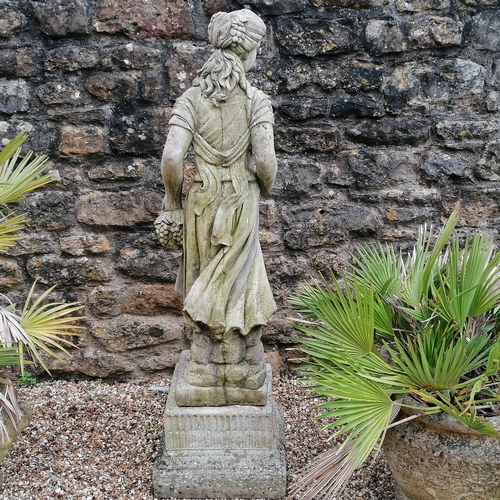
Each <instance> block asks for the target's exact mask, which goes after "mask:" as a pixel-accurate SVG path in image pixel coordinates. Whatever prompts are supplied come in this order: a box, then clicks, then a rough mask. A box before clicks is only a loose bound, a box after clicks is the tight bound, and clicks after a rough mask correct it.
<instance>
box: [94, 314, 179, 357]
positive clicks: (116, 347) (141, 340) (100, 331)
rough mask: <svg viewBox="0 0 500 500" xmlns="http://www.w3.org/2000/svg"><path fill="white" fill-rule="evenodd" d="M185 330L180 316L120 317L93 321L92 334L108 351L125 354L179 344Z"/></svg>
mask: <svg viewBox="0 0 500 500" xmlns="http://www.w3.org/2000/svg"><path fill="white" fill-rule="evenodd" d="M183 328H184V323H183V320H182V318H181V317H180V316H172V315H163V316H155V317H153V318H151V317H147V316H132V315H122V316H120V318H113V319H109V320H101V321H92V322H91V325H90V333H91V334H92V336H93V337H94V338H95V339H97V340H98V342H99V343H100V344H102V345H103V346H104V348H105V349H106V350H107V351H108V352H125V351H129V350H132V349H139V348H141V347H147V346H151V345H158V344H164V343H167V342H174V343H175V342H177V341H178V339H180V338H182V334H183ZM176 347H179V346H178V345H176Z"/></svg>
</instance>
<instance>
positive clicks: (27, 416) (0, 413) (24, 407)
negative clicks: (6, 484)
mask: <svg viewBox="0 0 500 500" xmlns="http://www.w3.org/2000/svg"><path fill="white" fill-rule="evenodd" d="M19 407H20V408H21V412H22V414H23V416H22V418H21V421H20V422H19V423H18V424H17V427H14V426H13V425H12V422H11V420H10V419H9V418H8V417H7V415H6V414H5V411H4V410H3V409H2V410H0V418H2V419H3V421H4V424H5V427H6V429H7V434H8V438H7V439H6V440H5V442H3V443H0V464H1V463H2V461H3V459H4V458H5V456H6V455H7V453H9V450H10V447H11V446H12V443H13V442H14V439H16V437H17V435H18V434H20V433H21V432H22V431H23V430H24V429H26V427H28V425H29V424H30V422H31V419H32V418H33V411H32V409H31V406H30V405H29V404H28V403H25V402H24V401H21V402H20V403H19ZM0 488H3V477H2V471H1V470H0Z"/></svg>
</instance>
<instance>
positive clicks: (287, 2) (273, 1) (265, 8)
mask: <svg viewBox="0 0 500 500" xmlns="http://www.w3.org/2000/svg"><path fill="white" fill-rule="evenodd" d="M306 1H307V0H238V2H239V3H240V4H241V5H251V6H253V7H255V9H257V12H259V14H260V13H262V14H271V15H273V16H282V15H284V14H290V13H291V12H301V11H302V10H304V6H305V3H306Z"/></svg>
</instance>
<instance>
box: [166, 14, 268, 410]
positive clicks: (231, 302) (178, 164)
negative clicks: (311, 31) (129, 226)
mask: <svg viewBox="0 0 500 500" xmlns="http://www.w3.org/2000/svg"><path fill="white" fill-rule="evenodd" d="M208 31H209V40H210V43H211V44H212V45H213V47H214V51H213V53H212V55H211V56H210V58H209V59H208V61H207V62H206V63H205V65H204V66H203V67H202V69H201V70H200V71H199V72H198V76H197V78H196V80H195V81H194V83H193V86H192V87H191V88H190V89H188V90H187V91H186V92H184V94H183V95H182V96H181V97H180V98H179V99H178V100H177V102H176V105H175V107H174V108H173V111H172V117H171V119H170V130H169V133H168V137H167V141H166V144H165V149H164V152H163V157H162V163H161V169H162V176H163V180H164V184H165V191H166V194H165V199H164V202H163V207H162V214H160V217H159V220H160V219H161V220H164V221H166V222H165V226H164V227H165V228H167V229H168V228H169V227H170V228H175V227H178V226H180V225H181V223H182V221H183V224H184V227H183V249H184V253H183V262H182V265H181V268H180V270H179V274H178V279H177V284H176V287H177V290H178V291H179V292H180V293H182V295H183V297H184V310H183V312H184V317H185V319H186V321H187V322H188V324H189V325H191V326H192V327H193V340H192V344H191V351H190V358H189V362H188V364H187V367H186V369H185V371H184V373H183V383H184V386H183V387H184V389H182V388H181V387H179V386H178V389H177V402H178V404H179V405H180V406H204V405H225V404H254V405H255V404H256V405H260V404H265V397H266V390H265V388H264V385H265V379H266V369H265V361H264V351H263V347H262V343H261V340H260V337H261V330H262V326H263V325H265V324H266V323H267V321H268V320H269V318H270V317H271V315H272V313H273V312H274V311H275V310H276V305H275V303H274V299H273V295H272V293H271V289H270V286H269V282H268V280H267V276H266V272H265V268H264V261H263V257H262V251H261V248H260V243H259V236H258V224H259V195H260V193H268V192H269V191H270V190H271V188H272V186H273V183H274V179H275V176H276V157H275V153H274V140H273V112H272V108H271V103H270V100H269V98H268V97H267V96H266V95H265V94H264V93H263V92H261V91H259V90H257V89H256V88H254V87H252V86H251V85H250V83H249V82H248V81H247V79H246V76H245V73H246V72H247V71H248V70H249V69H250V68H251V67H252V66H253V64H254V62H255V58H256V55H257V50H258V48H259V45H260V42H261V40H262V39H263V37H264V35H265V32H266V27H265V24H264V23H263V21H262V20H261V19H260V18H259V17H258V16H257V15H256V14H254V13H253V12H251V11H250V10H246V9H243V10H239V11H236V12H231V13H218V14H215V15H214V16H213V17H212V19H211V21H210V25H209V27H208ZM191 145H192V146H193V148H194V152H195V155H196V165H197V169H196V174H195V176H194V179H193V183H192V186H191V188H190V189H189V192H188V194H187V197H186V200H185V204H184V208H183V209H182V201H181V191H182V182H183V162H184V156H185V155H186V152H187V151H188V149H189V147H190V146H191ZM157 222H158V221H157ZM169 224H170V226H169ZM167 232H168V231H167ZM173 232H174V233H175V230H174V231H173ZM174 239H175V234H174Z"/></svg>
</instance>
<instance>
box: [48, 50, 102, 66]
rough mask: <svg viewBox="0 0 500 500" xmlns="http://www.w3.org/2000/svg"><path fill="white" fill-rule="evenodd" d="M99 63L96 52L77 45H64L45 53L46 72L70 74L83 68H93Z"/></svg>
mask: <svg viewBox="0 0 500 500" xmlns="http://www.w3.org/2000/svg"><path fill="white" fill-rule="evenodd" d="M98 63H99V55H98V53H97V51H95V50H92V49H87V48H85V47H80V46H79V45H64V46H62V47H58V48H56V49H52V50H50V51H49V52H47V57H46V59H45V69H46V70H47V71H63V72H72V71H78V70H79V69H84V68H94V67H95V66H97V64H98Z"/></svg>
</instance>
